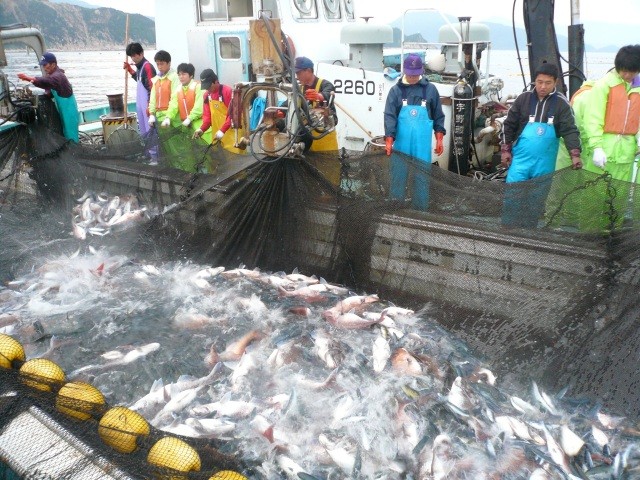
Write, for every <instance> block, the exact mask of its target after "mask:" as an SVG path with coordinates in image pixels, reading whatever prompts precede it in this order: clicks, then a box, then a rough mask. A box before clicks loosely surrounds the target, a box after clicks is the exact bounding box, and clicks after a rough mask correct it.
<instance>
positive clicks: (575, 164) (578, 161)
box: [569, 148, 582, 170]
mask: <svg viewBox="0 0 640 480" xmlns="http://www.w3.org/2000/svg"><path fill="white" fill-rule="evenodd" d="M569 154H570V155H571V166H572V168H573V169H574V170H580V169H581V168H582V158H580V150H578V149H577V148H572V149H571V151H570V152H569Z"/></svg>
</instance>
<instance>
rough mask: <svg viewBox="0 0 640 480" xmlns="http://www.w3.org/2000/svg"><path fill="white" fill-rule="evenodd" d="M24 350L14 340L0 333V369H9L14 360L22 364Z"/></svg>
mask: <svg viewBox="0 0 640 480" xmlns="http://www.w3.org/2000/svg"><path fill="white" fill-rule="evenodd" d="M24 359H25V356H24V348H23V347H22V345H21V344H20V342H18V341H17V340H16V339H15V338H13V337H10V336H9V335H5V334H4V333H0V367H2V368H11V363H12V362H13V361H14V360H21V361H23V362H24Z"/></svg>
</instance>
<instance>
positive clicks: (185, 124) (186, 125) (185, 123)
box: [182, 117, 191, 127]
mask: <svg viewBox="0 0 640 480" xmlns="http://www.w3.org/2000/svg"><path fill="white" fill-rule="evenodd" d="M182 125H184V126H185V127H188V126H189V125H191V119H190V118H189V117H187V118H185V119H184V122H182Z"/></svg>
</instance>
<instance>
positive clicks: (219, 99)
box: [193, 68, 242, 153]
mask: <svg viewBox="0 0 640 480" xmlns="http://www.w3.org/2000/svg"><path fill="white" fill-rule="evenodd" d="M200 86H201V88H202V91H203V92H204V94H203V98H202V101H203V108H202V125H200V127H199V128H198V129H196V131H195V132H194V134H193V138H200V137H202V138H203V140H205V141H206V142H207V143H211V142H212V141H213V140H214V139H215V140H217V141H219V142H220V144H221V145H222V146H223V147H224V149H225V150H228V151H230V152H233V153H241V152H242V150H240V149H239V148H237V147H235V146H234V143H235V138H234V135H232V134H231V133H227V132H228V131H229V129H230V128H231V117H229V115H228V111H229V104H230V103H231V94H232V90H231V87H229V86H228V85H222V84H221V83H220V82H219V81H218V75H216V73H215V72H214V71H213V70H211V69H210V68H206V69H205V70H203V71H202V72H201V73H200ZM214 131H215V135H213V132H214ZM212 135H213V136H212ZM238 136H239V138H240V136H241V133H239V135H238Z"/></svg>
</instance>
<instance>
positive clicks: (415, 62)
mask: <svg viewBox="0 0 640 480" xmlns="http://www.w3.org/2000/svg"><path fill="white" fill-rule="evenodd" d="M402 66H403V70H404V74H405V75H422V74H423V73H424V65H423V63H422V58H421V57H420V55H416V54H415V53H410V54H409V55H407V58H405V59H404V63H403V64H402Z"/></svg>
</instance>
